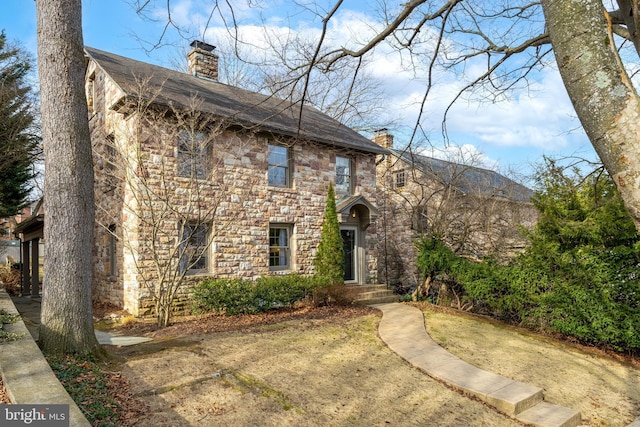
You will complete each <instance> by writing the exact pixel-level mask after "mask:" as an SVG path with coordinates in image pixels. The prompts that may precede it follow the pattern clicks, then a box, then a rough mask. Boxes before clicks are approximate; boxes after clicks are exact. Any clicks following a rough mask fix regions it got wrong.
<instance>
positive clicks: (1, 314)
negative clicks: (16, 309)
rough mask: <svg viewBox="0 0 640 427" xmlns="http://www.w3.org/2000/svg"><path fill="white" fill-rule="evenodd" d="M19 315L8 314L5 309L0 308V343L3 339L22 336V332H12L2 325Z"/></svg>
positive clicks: (13, 338) (13, 320) (12, 339)
mask: <svg viewBox="0 0 640 427" xmlns="http://www.w3.org/2000/svg"><path fill="white" fill-rule="evenodd" d="M18 319H20V316H18V315H17V314H9V313H7V312H6V311H5V310H2V309H0V343H1V342H5V341H15V340H18V339H20V338H22V334H14V333H12V332H7V331H5V330H4V328H3V325H5V324H7V323H14V322H16V321H17V320H18Z"/></svg>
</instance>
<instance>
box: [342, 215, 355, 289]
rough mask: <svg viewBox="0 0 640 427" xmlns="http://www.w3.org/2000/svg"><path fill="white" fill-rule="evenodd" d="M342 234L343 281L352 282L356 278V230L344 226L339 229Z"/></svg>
mask: <svg viewBox="0 0 640 427" xmlns="http://www.w3.org/2000/svg"><path fill="white" fill-rule="evenodd" d="M340 234H342V244H343V247H344V281H345V282H353V281H355V280H356V278H357V277H356V274H357V273H356V265H357V264H356V230H355V228H345V229H342V230H340Z"/></svg>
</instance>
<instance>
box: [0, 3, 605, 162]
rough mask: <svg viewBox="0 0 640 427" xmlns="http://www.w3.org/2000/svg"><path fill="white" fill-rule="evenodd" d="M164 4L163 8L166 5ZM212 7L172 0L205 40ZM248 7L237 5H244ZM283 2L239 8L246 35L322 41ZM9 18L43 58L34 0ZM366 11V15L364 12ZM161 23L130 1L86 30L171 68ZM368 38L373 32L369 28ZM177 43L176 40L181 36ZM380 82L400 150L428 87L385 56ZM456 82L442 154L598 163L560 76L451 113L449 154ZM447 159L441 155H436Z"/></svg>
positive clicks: (97, 42) (94, 41)
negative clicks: (264, 32)
mask: <svg viewBox="0 0 640 427" xmlns="http://www.w3.org/2000/svg"><path fill="white" fill-rule="evenodd" d="M163 3H164V2H160V3H159V4H163ZM206 3H208V2H206V1H196V0H172V4H173V5H174V10H173V11H172V15H173V17H174V18H175V19H176V20H177V21H178V22H179V23H180V24H181V25H184V26H187V27H189V28H191V29H192V30H193V31H194V32H195V33H199V34H200V35H202V33H203V30H202V28H203V26H204V24H203V23H204V22H205V21H206V19H207V16H208V14H207V13H206V10H203V9H200V8H201V7H202V6H201V5H202V4H206ZM240 3H241V2H236V4H240ZM287 3H288V2H282V1H281V0H271V1H263V2H262V4H266V5H267V6H269V7H268V8H263V9H251V8H245V9H242V8H238V9H237V10H236V12H237V18H238V20H239V21H240V22H241V23H242V25H243V29H244V31H245V34H250V36H249V37H251V34H253V33H254V32H255V28H256V26H259V25H262V24H265V25H267V26H269V28H271V29H272V31H280V32H285V31H296V32H298V33H302V32H303V31H304V32H308V34H310V35H311V36H313V35H316V34H318V28H319V24H318V22H313V21H310V20H308V19H307V18H308V15H302V14H293V13H292V10H289V9H287V8H286V7H285V6H284V5H286V4H287ZM0 4H1V5H2V13H1V15H0V28H3V29H5V31H6V33H7V36H8V37H9V38H10V39H12V40H17V41H18V42H19V43H20V44H21V45H22V46H23V47H25V48H26V49H27V50H29V51H31V52H33V53H34V56H35V52H36V16H35V2H34V1H33V0H0ZM358 8H359V9H358ZM365 12H367V9H366V8H363V5H362V3H361V2H359V1H351V2H349V1H347V2H345V8H344V10H342V11H341V12H340V14H338V15H337V16H336V18H335V20H334V26H335V27H336V28H335V29H334V37H336V38H337V39H339V38H340V37H350V36H352V35H353V34H358V31H360V27H361V28H366V25H367V23H368V22H371V21H372V20H374V19H375V18H374V17H373V16H368V15H367V14H366V13H365ZM157 16H158V18H159V20H158V22H156V23H153V22H148V21H144V20H142V19H140V18H139V17H138V16H137V15H136V14H135V12H134V11H133V10H132V8H131V7H130V6H129V4H127V2H126V1H125V0H87V1H84V2H83V20H84V21H83V28H84V41H85V44H86V45H89V46H93V47H96V48H99V49H102V50H106V51H110V52H114V53H117V54H120V55H123V56H127V57H131V58H135V59H138V60H142V61H146V62H151V63H155V64H158V65H164V66H171V64H172V61H175V58H177V57H178V56H179V55H180V53H179V49H178V48H176V47H175V46H167V47H164V48H161V49H158V50H156V51H153V52H152V53H150V54H147V53H146V52H145V51H144V49H142V48H141V45H140V42H139V41H138V40H137V39H136V37H135V36H138V37H141V38H143V39H146V40H155V39H157V37H158V35H159V34H160V33H161V30H162V21H163V17H162V14H161V13H160V12H158V15H157ZM221 28H222V26H221V23H220V22H219V21H217V20H215V19H214V20H213V21H212V22H210V23H209V29H208V31H207V32H206V34H205V41H207V42H209V43H212V44H216V43H217V42H216V41H215V40H214V39H216V38H218V37H223V33H224V32H223V31H222V30H221ZM362 31H365V30H364V29H363V30H362ZM170 37H173V38H174V39H175V34H173V33H172V34H171V35H170ZM374 61H376V62H374V64H376V65H378V64H379V65H378V66H376V67H375V68H374V70H375V72H374V74H376V78H379V79H380V81H381V82H382V85H383V86H385V87H386V88H387V93H388V94H391V95H389V100H388V102H389V110H390V111H394V112H396V113H398V114H399V115H400V116H401V122H400V125H399V126H398V127H397V128H395V129H391V132H392V133H394V134H395V135H396V144H397V145H402V144H403V140H405V139H407V136H406V135H407V134H408V131H409V129H410V128H411V127H412V126H413V124H414V121H415V116H416V114H417V113H416V109H417V106H416V100H417V99H419V98H420V97H421V94H422V88H423V86H422V84H423V83H421V82H420V81H416V80H414V79H412V76H411V75H409V73H406V72H404V71H403V70H401V69H400V67H399V62H400V60H399V59H398V58H396V57H394V56H393V55H392V54H389V53H387V54H386V55H379V56H378V57H376V58H375V59H374ZM457 84H458V83H457V82H456V80H455V78H447V77H446V76H443V77H442V84H439V85H438V86H437V88H436V91H435V94H434V97H433V100H432V101H431V103H430V104H429V108H428V111H429V114H432V116H433V120H432V121H429V122H428V123H427V127H428V129H427V131H429V132H431V136H430V139H431V142H432V143H433V144H434V145H435V146H436V148H437V149H439V148H442V150H445V151H447V150H454V151H457V152H465V153H468V154H470V155H477V154H478V153H480V155H481V156H482V161H483V165H484V166H485V167H489V168H494V169H497V170H499V171H502V172H506V171H509V170H515V171H516V172H520V173H528V172H529V171H530V169H531V164H532V163H536V162H540V161H541V160H542V156H543V155H545V154H546V155H551V156H562V155H578V156H583V157H589V158H593V157H594V154H593V149H592V148H591V145H590V144H589V142H588V140H587V138H586V136H585V135H584V133H583V132H582V131H581V129H580V124H579V122H578V121H577V120H576V119H575V114H574V112H573V107H572V106H571V104H570V102H569V100H568V98H567V96H566V92H565V90H564V86H563V85H562V81H561V79H560V76H559V74H558V73H557V71H556V70H554V69H552V68H549V69H548V70H546V71H544V72H542V73H540V74H539V75H537V78H536V80H535V81H534V82H533V83H532V84H533V86H532V87H531V88H530V90H528V91H526V92H523V93H516V94H514V95H513V96H512V97H511V98H510V99H508V100H505V101H503V102H500V103H493V104H482V105H479V104H476V103H473V102H469V103H467V102H464V101H463V102H459V103H458V104H456V106H455V107H454V108H453V109H452V110H451V113H450V115H449V119H448V122H447V129H448V130H449V137H450V141H449V143H450V144H451V145H452V147H449V148H446V149H445V148H443V146H442V144H443V142H442V139H443V138H442V136H441V134H440V126H441V111H442V110H443V108H444V107H445V106H446V103H447V102H446V101H447V99H450V97H451V96H452V94H453V93H454V92H455V90H456V87H457V86H456V85H457ZM436 155H437V156H440V154H436Z"/></svg>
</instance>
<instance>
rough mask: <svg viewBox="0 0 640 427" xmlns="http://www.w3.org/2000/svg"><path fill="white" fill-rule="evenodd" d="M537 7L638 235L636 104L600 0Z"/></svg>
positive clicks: (546, 0)
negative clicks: (541, 13)
mask: <svg viewBox="0 0 640 427" xmlns="http://www.w3.org/2000/svg"><path fill="white" fill-rule="evenodd" d="M542 6H543V10H544V15H545V19H546V22H547V26H548V31H549V35H550V37H551V43H552V45H553V50H554V52H555V56H556V61H557V63H558V67H559V69H560V74H561V76H562V80H563V81H564V85H565V87H566V88H567V92H568V93H569V98H570V99H571V102H572V103H573V106H574V108H575V110H576V113H577V115H578V118H579V119H580V122H581V123H582V126H583V127H584V130H585V131H586V133H587V135H588V137H589V139H590V140H591V143H592V145H593V147H594V148H595V150H596V152H597V153H598V155H599V156H600V159H601V160H602V162H603V164H604V166H605V168H606V169H607V171H608V172H609V174H610V175H611V177H612V178H613V180H614V181H615V183H616V186H617V188H618V190H619V192H620V195H621V196H622V199H623V200H624V203H625V206H626V208H627V209H628V210H629V213H630V214H631V216H632V218H633V221H634V223H635V225H636V228H637V229H638V230H639V231H640V103H639V99H638V94H637V93H636V91H635V89H634V88H633V86H632V84H631V79H630V78H629V76H628V74H627V72H626V71H625V69H624V67H623V65H622V62H621V60H620V57H619V56H618V54H617V50H616V47H615V45H614V43H613V39H612V37H613V36H612V34H611V31H610V28H611V23H610V22H608V21H607V18H606V15H605V10H604V8H603V5H602V1H601V0H573V1H567V0H543V1H542ZM608 29H609V30H608Z"/></svg>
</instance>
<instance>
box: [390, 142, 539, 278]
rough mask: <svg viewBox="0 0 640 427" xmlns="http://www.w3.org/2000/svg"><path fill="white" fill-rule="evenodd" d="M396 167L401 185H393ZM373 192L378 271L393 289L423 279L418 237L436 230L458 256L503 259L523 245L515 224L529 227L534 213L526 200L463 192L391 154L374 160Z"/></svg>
mask: <svg viewBox="0 0 640 427" xmlns="http://www.w3.org/2000/svg"><path fill="white" fill-rule="evenodd" d="M383 142H384V141H383ZM400 171H402V172H404V173H405V185H404V186H403V187H400V188H398V187H397V185H396V181H395V176H396V173H397V172H400ZM378 192H379V194H378V205H379V206H380V210H381V213H380V217H379V220H378V227H379V230H378V234H379V237H380V243H379V245H378V261H379V262H378V265H379V268H378V274H379V277H380V281H381V282H383V283H387V284H388V285H390V286H392V287H395V288H397V289H398V290H406V289H409V288H411V287H413V286H415V285H416V284H417V283H418V282H419V281H420V280H422V278H421V275H420V273H419V271H418V268H417V266H416V258H417V255H418V254H417V250H416V247H415V242H416V241H417V240H418V239H420V238H422V237H424V236H431V235H436V236H439V237H440V238H443V239H444V241H445V242H446V243H447V244H448V245H449V247H451V248H452V249H453V250H454V251H455V252H456V253H458V254H460V255H464V256H468V257H471V258H483V257H486V256H494V257H497V258H498V259H501V260H507V259H509V258H511V257H513V256H514V255H515V254H516V253H518V252H520V251H521V250H522V249H523V248H524V247H525V244H526V240H525V239H524V238H523V236H522V235H521V234H520V227H521V226H524V227H525V228H530V227H533V225H534V224H535V222H536V218H537V212H536V210H535V208H534V207H533V205H532V204H531V203H527V202H516V201H513V200H509V199H508V198H505V197H487V196H483V195H481V194H480V193H481V192H479V194H472V193H469V194H462V193H460V192H459V191H456V190H455V189H452V188H447V187H446V186H445V185H443V184H440V183H438V181H437V180H435V179H434V178H433V177H432V176H430V175H428V174H426V173H423V171H421V170H418V169H415V168H413V167H412V165H410V164H409V163H407V162H405V161H403V160H399V159H398V158H397V157H395V156H393V155H391V156H388V157H387V158H386V159H385V160H384V161H381V162H380V163H379V165H378Z"/></svg>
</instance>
